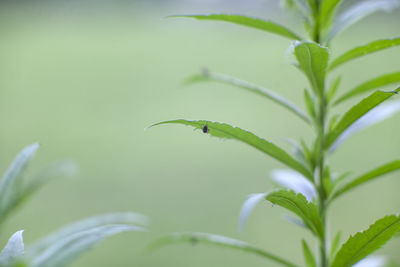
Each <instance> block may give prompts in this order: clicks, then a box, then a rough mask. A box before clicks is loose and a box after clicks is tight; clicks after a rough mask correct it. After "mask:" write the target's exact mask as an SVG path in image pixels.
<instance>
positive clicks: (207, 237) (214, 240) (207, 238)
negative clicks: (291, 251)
mask: <svg viewBox="0 0 400 267" xmlns="http://www.w3.org/2000/svg"><path fill="white" fill-rule="evenodd" d="M182 242H186V243H190V244H192V245H197V244H210V245H215V246H219V247H225V248H231V249H234V250H239V251H243V252H246V253H250V254H254V255H258V256H261V257H264V258H267V259H270V260H272V261H274V262H277V263H279V264H281V265H283V266H289V267H296V265H295V264H293V263H291V262H289V261H287V260H285V259H282V258H281V257H278V256H275V255H274V254H271V253H269V252H267V251H264V250H262V249H259V248H256V247H254V246H252V245H250V244H248V243H246V242H243V241H240V240H237V239H233V238H229V237H225V236H219V235H213V234H208V233H192V232H186V233H174V234H171V235H169V236H166V237H163V238H160V239H159V240H157V241H156V242H154V243H152V244H150V246H149V247H148V250H150V251H153V250H156V249H159V248H160V247H163V246H166V245H169V244H173V243H182Z"/></svg>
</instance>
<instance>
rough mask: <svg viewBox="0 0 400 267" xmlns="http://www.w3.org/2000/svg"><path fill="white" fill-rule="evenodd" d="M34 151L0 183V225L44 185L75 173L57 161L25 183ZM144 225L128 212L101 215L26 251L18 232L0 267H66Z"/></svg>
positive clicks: (26, 153)
mask: <svg viewBox="0 0 400 267" xmlns="http://www.w3.org/2000/svg"><path fill="white" fill-rule="evenodd" d="M38 148H39V145H38V144H33V145H30V146H27V147H26V148H24V149H23V150H22V151H21V153H20V154H19V155H18V156H17V157H16V158H15V159H14V161H13V162H12V164H11V165H10V167H9V168H8V170H7V172H6V173H5V175H4V176H3V179H2V180H1V182H0V222H1V223H3V222H4V221H5V220H6V218H7V217H8V216H9V214H11V213H12V212H13V211H15V209H16V208H17V207H18V206H19V205H21V204H22V203H23V201H26V200H27V198H28V197H29V196H31V195H32V194H33V193H34V192H35V191H36V190H38V189H39V188H40V187H41V186H42V185H43V184H45V183H46V182H47V181H49V180H50V179H53V178H55V177H58V176H65V175H71V174H73V173H74V172H75V170H76V167H77V166H76V164H75V163H74V162H71V161H61V162H57V163H55V164H53V165H50V166H49V167H47V168H46V169H44V170H43V171H42V172H40V173H39V174H37V175H35V176H34V177H33V178H32V179H30V181H29V182H27V181H25V176H26V175H25V172H26V170H27V167H28V165H29V162H30V161H31V159H32V158H33V157H34V155H35V153H36V151H37V149H38ZM146 224H147V219H146V217H144V216H143V215H140V214H136V213H132V212H123V213H110V214H103V215H99V216H95V217H92V218H88V219H85V220H82V221H79V222H75V223H73V224H71V225H69V226H67V227H64V228H62V229H60V230H58V231H56V232H55V233H53V234H51V235H49V236H47V237H45V238H43V239H41V240H39V241H37V242H36V243H34V244H32V245H31V246H29V247H28V248H26V249H25V246H24V241H23V237H22V233H23V230H20V231H17V232H16V233H15V234H13V235H12V236H11V238H10V239H9V241H8V243H7V245H6V246H5V248H4V249H3V250H2V251H1V253H0V266H5V267H6V266H18V267H23V266H27V267H62V266H68V265H69V264H70V263H71V262H72V261H74V260H75V259H76V258H77V257H79V256H80V255H81V254H83V253H84V252H86V251H87V250H89V249H90V248H92V247H93V246H94V245H96V244H98V243H99V242H101V241H102V240H103V239H104V238H106V237H108V236H111V235H115V234H118V233H122V232H127V231H143V230H144V228H143V226H145V225H146Z"/></svg>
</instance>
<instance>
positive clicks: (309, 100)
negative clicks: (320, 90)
mask: <svg viewBox="0 0 400 267" xmlns="http://www.w3.org/2000/svg"><path fill="white" fill-rule="evenodd" d="M304 102H305V103H306V107H307V111H308V114H309V115H310V116H311V118H313V120H314V121H315V120H316V118H317V113H316V111H315V107H316V105H315V99H314V98H313V97H312V96H311V94H310V93H309V92H308V90H307V89H305V90H304Z"/></svg>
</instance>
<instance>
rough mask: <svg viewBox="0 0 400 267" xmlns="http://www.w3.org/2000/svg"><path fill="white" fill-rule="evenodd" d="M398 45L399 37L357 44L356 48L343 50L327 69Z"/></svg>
mask: <svg viewBox="0 0 400 267" xmlns="http://www.w3.org/2000/svg"><path fill="white" fill-rule="evenodd" d="M398 45H400V38H392V39H382V40H377V41H373V42H371V43H368V44H366V45H363V46H358V47H356V48H353V49H351V50H349V51H347V52H345V53H344V54H342V55H340V56H339V57H337V58H336V59H335V60H333V62H332V63H331V64H330V65H329V70H333V69H335V68H337V67H339V66H340V65H342V64H344V63H346V62H349V61H351V60H354V59H356V58H359V57H362V56H366V55H369V54H372V53H375V52H378V51H381V50H384V49H387V48H390V47H394V46H398Z"/></svg>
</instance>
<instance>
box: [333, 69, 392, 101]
mask: <svg viewBox="0 0 400 267" xmlns="http://www.w3.org/2000/svg"><path fill="white" fill-rule="evenodd" d="M398 82H400V72H394V73H389V74H384V75H381V76H379V77H376V78H374V79H371V80H368V81H366V82H364V83H362V84H360V85H358V86H356V87H355V88H353V89H351V90H350V91H349V92H347V93H346V94H344V95H343V96H341V97H340V98H339V99H338V100H336V102H335V105H337V104H339V103H341V102H343V101H345V100H347V99H349V98H352V97H354V96H357V95H360V94H363V93H365V92H368V91H371V90H373V89H377V88H379V87H382V86H386V85H390V84H393V83H398Z"/></svg>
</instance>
